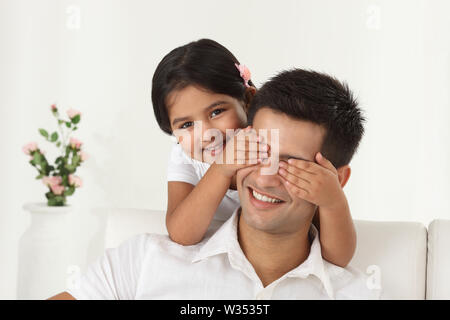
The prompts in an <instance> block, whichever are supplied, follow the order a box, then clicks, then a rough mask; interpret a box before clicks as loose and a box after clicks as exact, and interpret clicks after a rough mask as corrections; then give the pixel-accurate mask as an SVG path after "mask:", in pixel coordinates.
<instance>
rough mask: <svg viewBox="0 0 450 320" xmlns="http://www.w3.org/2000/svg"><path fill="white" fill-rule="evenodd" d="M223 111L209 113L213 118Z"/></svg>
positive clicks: (217, 110)
mask: <svg viewBox="0 0 450 320" xmlns="http://www.w3.org/2000/svg"><path fill="white" fill-rule="evenodd" d="M224 110H225V109H216V110H214V111H213V112H211V117H215V116H217V115H219V114H221V113H222V112H223V111H224Z"/></svg>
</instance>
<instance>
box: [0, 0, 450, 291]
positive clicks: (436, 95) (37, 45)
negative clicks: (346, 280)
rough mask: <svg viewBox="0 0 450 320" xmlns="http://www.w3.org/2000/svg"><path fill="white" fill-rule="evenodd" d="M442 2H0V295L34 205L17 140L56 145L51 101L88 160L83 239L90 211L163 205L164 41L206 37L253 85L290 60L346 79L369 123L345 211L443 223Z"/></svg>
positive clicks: (445, 77) (446, 62)
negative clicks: (78, 117)
mask: <svg viewBox="0 0 450 320" xmlns="http://www.w3.org/2000/svg"><path fill="white" fill-rule="evenodd" d="M78 10H79V12H80V15H79V20H77V11H78ZM448 12H450V2H448V1H446V0H441V1H438V0H433V1H426V0H401V1H400V0H396V1H376V0H372V1H368V0H353V1H333V0H328V1H325V0H322V1H299V0H297V1H295V0H292V1H284V2H280V1H279V2H275V1H261V0H257V1H256V0H254V1H245V2H243V1H221V2H218V1H159V2H157V1H143V0H142V1H138V0H133V1H125V0H123V1H119V0H96V1H87V0H84V1H81V0H72V1H66V0H40V1H32V0H28V1H27V0H0V106H1V117H0V130H1V132H0V134H1V136H0V143H1V145H0V146H1V155H2V156H1V157H0V175H1V177H2V181H3V183H2V184H1V185H0V195H1V202H0V210H1V211H0V298H15V289H16V282H15V277H16V268H17V242H18V239H19V236H20V235H21V234H22V233H23V231H24V230H25V228H26V227H27V223H28V219H29V217H28V215H27V214H26V212H24V211H23V210H22V205H23V204H24V203H25V202H30V201H31V202H33V201H45V197H44V193H45V192H46V190H45V187H44V186H43V184H42V183H41V181H37V180H34V177H35V176H36V172H35V169H34V168H32V167H31V166H30V165H29V164H28V163H27V157H26V156H25V155H23V154H22V151H21V147H22V145H24V144H25V143H26V142H28V141H32V140H36V141H37V142H38V143H39V144H40V145H41V146H42V147H43V149H45V150H46V151H47V154H49V155H51V154H53V152H54V151H52V150H51V149H50V148H49V145H48V144H46V143H45V142H44V141H43V140H42V139H41V138H39V137H38V133H37V128H39V127H45V128H48V129H49V130H52V129H54V128H55V123H54V119H53V118H52V116H51V114H50V112H49V111H48V108H49V106H50V104H52V103H54V102H56V103H57V104H58V105H59V106H60V107H61V108H63V109H67V108H69V107H73V108H76V109H79V110H81V111H82V112H83V118H82V122H81V125H80V129H79V131H77V132H76V135H75V136H76V137H78V138H79V139H80V140H82V141H83V142H84V143H85V150H86V152H87V153H89V154H90V156H91V158H90V159H89V161H88V162H86V163H85V165H83V166H82V167H81V168H80V169H79V171H77V173H79V175H80V176H81V177H82V178H83V180H84V184H85V186H84V187H83V188H82V189H79V190H77V192H76V193H75V195H74V196H73V197H70V198H69V202H70V203H72V204H74V205H76V206H77V208H78V209H77V213H76V215H75V216H74V217H73V226H74V227H73V232H74V234H76V237H77V239H79V241H80V242H82V243H89V241H90V239H91V238H92V237H93V236H94V235H95V232H97V231H98V229H99V228H100V223H99V222H98V221H97V220H95V219H94V220H93V218H92V217H94V216H95V212H96V211H95V208H97V207H102V206H114V207H134V208H148V209H160V210H163V209H164V208H165V205H166V191H167V189H166V182H165V174H164V172H165V166H166V159H167V153H168V151H169V143H170V139H169V137H167V136H166V135H164V134H163V133H162V132H160V130H159V128H158V126H157V124H156V122H155V119H154V116H153V111H152V106H151V98H150V92H151V77H152V74H153V71H154V69H155V67H156V65H157V63H158V62H159V61H160V59H161V58H162V57H163V56H164V55H165V54H166V53H167V52H169V51H170V50H171V49H173V48H174V47H176V46H179V45H182V44H185V43H187V42H189V41H192V40H196V39H199V38H203V37H208V38H212V39H215V40H216V41H219V42H220V43H222V44H224V45H225V46H226V47H228V48H229V49H230V50H231V51H232V52H233V53H234V54H235V55H236V56H237V57H238V59H239V60H241V61H242V62H243V63H245V64H246V65H248V66H249V67H250V69H251V71H252V75H253V80H254V82H255V83H256V84H257V85H258V86H259V85H261V84H262V83H264V81H266V80H267V79H268V78H269V77H270V76H272V75H274V74H275V73H276V72H277V71H279V70H282V69H286V68H291V67H294V66H295V67H301V68H310V69H315V70H318V71H324V72H328V73H330V74H333V75H335V76H337V77H338V78H340V79H342V80H346V81H347V82H348V83H349V85H350V87H351V88H352V89H353V90H354V92H355V93H356V95H357V96H358V97H359V101H360V103H361V106H362V108H363V109H364V110H365V111H366V115H367V118H368V122H367V129H366V130H367V131H366V135H365V137H364V139H363V141H362V144H361V147H360V149H359V152H358V153H357V154H356V156H355V158H354V160H353V162H352V168H353V173H352V177H351V179H350V181H349V183H348V185H347V186H346V188H345V191H346V194H347V196H348V198H349V202H350V205H351V209H352V214H353V216H354V217H355V218H357V219H370V220H407V221H420V222H423V223H425V224H428V222H430V221H431V220H432V219H436V218H450V200H449V199H450V197H449V195H450V179H449V177H450V161H449V160H450V159H449V157H450V152H449V151H450V150H449V131H450V129H449V127H448V122H449V120H450V111H449V110H450V108H449V107H450V101H449V100H450V99H449V90H448V89H449V87H450V54H449V52H450V50H449V49H450V32H449V31H450V19H448ZM78 22H79V23H78ZM83 221H84V222H83ZM86 221H88V222H86ZM91 221H93V222H92V223H91ZM97 222H98V223H97ZM83 254H84V253H80V257H79V258H78V260H79V261H82V260H83V259H84V258H83V256H82V255H83ZM88 259H89V258H88ZM78 260H77V261H78Z"/></svg>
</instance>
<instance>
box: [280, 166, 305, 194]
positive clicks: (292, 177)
mask: <svg viewBox="0 0 450 320" xmlns="http://www.w3.org/2000/svg"><path fill="white" fill-rule="evenodd" d="M278 173H279V174H280V176H282V177H283V178H284V179H285V180H287V181H289V182H290V183H291V184H293V185H295V186H297V187H299V188H302V189H306V190H308V189H309V188H310V185H311V183H310V182H309V181H308V180H305V179H303V178H300V177H298V176H295V175H293V174H291V173H289V172H287V171H286V170H285V169H283V168H280V169H278Z"/></svg>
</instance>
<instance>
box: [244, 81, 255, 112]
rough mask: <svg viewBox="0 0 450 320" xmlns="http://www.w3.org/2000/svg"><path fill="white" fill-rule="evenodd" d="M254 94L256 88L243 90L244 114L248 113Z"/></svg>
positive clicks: (251, 87)
mask: <svg viewBox="0 0 450 320" xmlns="http://www.w3.org/2000/svg"><path fill="white" fill-rule="evenodd" d="M255 94H256V88H255V87H253V86H250V87H248V88H246V89H245V94H244V98H245V101H244V109H245V112H247V111H248V108H249V107H250V103H251V102H252V100H253V97H254V95H255Z"/></svg>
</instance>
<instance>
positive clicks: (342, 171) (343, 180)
mask: <svg viewBox="0 0 450 320" xmlns="http://www.w3.org/2000/svg"><path fill="white" fill-rule="evenodd" d="M337 173H338V177H339V183H340V184H341V187H342V188H344V186H345V185H346V184H347V181H348V179H349V178H350V174H351V173H352V170H351V169H350V166H349V165H348V164H347V165H345V166H342V167H339V168H338V169H337Z"/></svg>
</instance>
